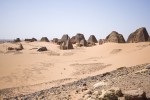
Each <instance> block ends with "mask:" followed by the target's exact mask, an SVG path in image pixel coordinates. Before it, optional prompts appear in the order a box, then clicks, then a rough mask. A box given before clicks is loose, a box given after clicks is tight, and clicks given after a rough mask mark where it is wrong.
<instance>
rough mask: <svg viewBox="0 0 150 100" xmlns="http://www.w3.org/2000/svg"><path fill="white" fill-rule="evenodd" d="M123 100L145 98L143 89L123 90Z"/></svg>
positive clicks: (143, 99) (142, 99)
mask: <svg viewBox="0 0 150 100" xmlns="http://www.w3.org/2000/svg"><path fill="white" fill-rule="evenodd" d="M124 97H125V100H147V99H146V93H145V92H144V91H143V90H140V89H139V90H129V91H125V92H124Z"/></svg>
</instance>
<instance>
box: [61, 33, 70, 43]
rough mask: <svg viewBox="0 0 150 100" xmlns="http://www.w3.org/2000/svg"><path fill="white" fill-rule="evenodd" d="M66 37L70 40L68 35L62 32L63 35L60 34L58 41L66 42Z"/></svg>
mask: <svg viewBox="0 0 150 100" xmlns="http://www.w3.org/2000/svg"><path fill="white" fill-rule="evenodd" d="M68 39H69V41H70V37H69V36H68V34H64V35H63V36H62V38H61V39H60V41H61V42H67V41H68Z"/></svg>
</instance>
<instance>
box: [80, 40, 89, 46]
mask: <svg viewBox="0 0 150 100" xmlns="http://www.w3.org/2000/svg"><path fill="white" fill-rule="evenodd" d="M81 46H85V47H86V46H87V41H86V40H84V39H83V40H81V41H80V47H81Z"/></svg>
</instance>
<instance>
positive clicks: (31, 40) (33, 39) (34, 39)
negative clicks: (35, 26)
mask: <svg viewBox="0 0 150 100" xmlns="http://www.w3.org/2000/svg"><path fill="white" fill-rule="evenodd" d="M24 41H28V42H34V41H37V39H36V38H32V39H25V40H24Z"/></svg>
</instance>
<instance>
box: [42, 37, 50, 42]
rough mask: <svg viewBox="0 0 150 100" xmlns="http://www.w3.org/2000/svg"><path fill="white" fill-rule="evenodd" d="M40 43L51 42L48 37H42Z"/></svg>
mask: <svg viewBox="0 0 150 100" xmlns="http://www.w3.org/2000/svg"><path fill="white" fill-rule="evenodd" d="M40 41H41V42H49V40H48V38H47V37H42V38H41V40H40Z"/></svg>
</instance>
